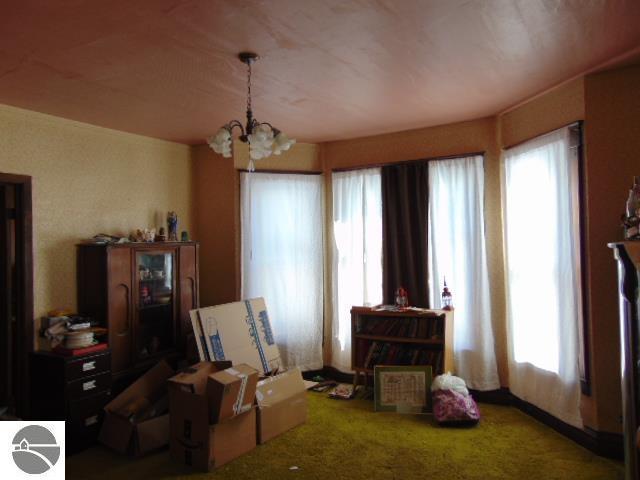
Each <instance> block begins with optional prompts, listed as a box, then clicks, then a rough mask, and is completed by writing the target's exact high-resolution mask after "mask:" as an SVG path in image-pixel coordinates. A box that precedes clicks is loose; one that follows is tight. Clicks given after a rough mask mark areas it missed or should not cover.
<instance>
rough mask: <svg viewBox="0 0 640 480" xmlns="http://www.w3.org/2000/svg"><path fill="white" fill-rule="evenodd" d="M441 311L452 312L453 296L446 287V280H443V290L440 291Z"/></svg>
mask: <svg viewBox="0 0 640 480" xmlns="http://www.w3.org/2000/svg"><path fill="white" fill-rule="evenodd" d="M442 309H443V310H453V296H452V295H451V292H450V291H449V287H447V279H446V277H445V279H444V288H443V289H442Z"/></svg>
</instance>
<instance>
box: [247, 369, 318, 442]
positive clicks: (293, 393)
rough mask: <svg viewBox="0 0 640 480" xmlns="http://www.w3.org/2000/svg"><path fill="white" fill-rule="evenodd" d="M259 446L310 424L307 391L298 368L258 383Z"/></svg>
mask: <svg viewBox="0 0 640 480" xmlns="http://www.w3.org/2000/svg"><path fill="white" fill-rule="evenodd" d="M256 402H257V404H258V432H257V433H258V443H260V444H262V443H265V442H266V441H268V440H270V439H272V438H274V437H277V436H278V435H280V434H282V433H284V432H286V431H287V430H290V429H292V428H294V427H296V426H298V425H302V424H303V423H305V422H306V421H307V410H308V407H307V391H306V389H305V385H304V380H303V379H302V373H301V372H300V369H299V368H295V369H293V370H289V371H287V372H284V373H281V374H280V375H276V376H274V377H268V378H266V379H264V380H261V381H260V382H258V387H257V390H256Z"/></svg>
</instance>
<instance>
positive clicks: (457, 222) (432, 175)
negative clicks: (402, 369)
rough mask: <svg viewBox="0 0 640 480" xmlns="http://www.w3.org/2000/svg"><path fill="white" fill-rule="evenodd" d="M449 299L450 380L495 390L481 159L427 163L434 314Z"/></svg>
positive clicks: (431, 289) (473, 386) (430, 278)
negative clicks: (445, 290) (447, 293)
mask: <svg viewBox="0 0 640 480" xmlns="http://www.w3.org/2000/svg"><path fill="white" fill-rule="evenodd" d="M445 277H446V279H447V286H448V287H449V289H450V290H451V292H452V294H453V305H454V307H455V311H454V356H455V364H456V374H457V375H458V376H460V377H462V378H464V380H465V381H466V382H467V384H468V385H469V386H470V387H471V388H474V389H477V390H494V389H497V388H500V382H499V379H498V371H497V367H496V356H495V350H494V343H493V330H492V325H491V301H490V297H489V274H488V273H487V256H486V245H485V235H484V167H483V158H482V157H481V156H474V157H468V158H456V159H451V160H437V161H432V162H429V286H430V295H431V298H432V299H433V300H432V306H433V307H434V308H440V306H441V305H440V300H441V292H442V287H443V280H444V278H445Z"/></svg>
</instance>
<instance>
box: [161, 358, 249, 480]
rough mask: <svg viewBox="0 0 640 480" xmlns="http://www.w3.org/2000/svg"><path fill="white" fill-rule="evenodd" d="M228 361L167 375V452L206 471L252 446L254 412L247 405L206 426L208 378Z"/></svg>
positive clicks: (225, 365)
mask: <svg viewBox="0 0 640 480" xmlns="http://www.w3.org/2000/svg"><path fill="white" fill-rule="evenodd" d="M230 367H231V362H226V361H225V362H200V363H198V364H196V365H193V366H192V367H190V368H189V369H187V370H186V371H185V372H181V373H179V374H177V375H176V376H174V377H173V378H171V379H170V380H169V382H168V384H169V403H170V410H171V442H170V443H171V455H172V457H174V458H175V459H176V460H177V461H179V462H180V463H183V464H185V465H190V466H193V467H195V468H197V469H199V470H205V471H210V470H212V469H214V468H216V467H219V466H220V465H223V464H225V463H227V462H229V461H231V460H233V459H234V458H237V457H239V456H240V455H242V454H244V453H247V452H249V451H251V450H252V449H253V448H255V446H256V416H255V415H256V413H255V408H250V409H249V410H248V411H246V412H244V413H240V414H239V415H236V416H234V417H232V418H231V419H229V420H227V421H224V422H221V423H218V424H215V425H210V424H209V421H210V417H211V414H210V410H211V408H212V407H211V401H210V397H209V396H208V395H207V385H208V384H209V381H210V377H211V375H212V374H215V373H216V372H220V371H223V370H225V369H227V368H230Z"/></svg>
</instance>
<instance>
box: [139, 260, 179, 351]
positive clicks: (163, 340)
mask: <svg viewBox="0 0 640 480" xmlns="http://www.w3.org/2000/svg"><path fill="white" fill-rule="evenodd" d="M136 270H137V275H138V300H137V302H138V324H137V328H136V348H137V351H136V357H137V358H138V359H139V360H143V359H145V358H147V357H151V356H154V355H156V354H160V353H162V352H166V351H167V350H170V349H172V348H174V346H175V329H174V324H175V322H174V304H175V301H176V299H175V292H174V279H173V274H174V271H175V269H174V254H173V253H171V252H152V251H148V252H145V251H142V252H137V253H136Z"/></svg>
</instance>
